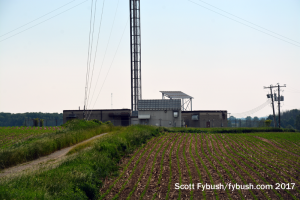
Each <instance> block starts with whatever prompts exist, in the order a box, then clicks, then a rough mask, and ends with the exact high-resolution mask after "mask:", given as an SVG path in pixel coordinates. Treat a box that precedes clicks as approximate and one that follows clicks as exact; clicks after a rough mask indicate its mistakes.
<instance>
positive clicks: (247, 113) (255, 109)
mask: <svg viewBox="0 0 300 200" xmlns="http://www.w3.org/2000/svg"><path fill="white" fill-rule="evenodd" d="M269 104H270V100H269V99H268V100H267V101H266V102H265V103H263V104H262V105H260V106H258V107H256V108H254V109H252V110H249V111H246V112H242V113H232V114H231V115H232V116H233V115H235V116H239V117H243V116H246V115H251V114H254V113H256V112H258V111H260V110H261V109H263V108H264V107H266V106H267V105H269Z"/></svg>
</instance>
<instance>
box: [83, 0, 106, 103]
mask: <svg viewBox="0 0 300 200" xmlns="http://www.w3.org/2000/svg"><path fill="white" fill-rule="evenodd" d="M104 3H105V0H103V5H102V12H101V18H100V25H99V31H98V37H97V44H96V51H95V55H94V62H93V70H92V77H91V81H90V86H89V92H88V96H87V103H89V97H90V90H91V85H92V81H93V74H94V67H95V62H96V57H97V52H98V42H99V36H100V30H101V24H102V16H103V10H104ZM87 106H88V104H87Z"/></svg>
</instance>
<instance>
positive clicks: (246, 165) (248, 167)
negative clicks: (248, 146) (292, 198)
mask: <svg viewBox="0 0 300 200" xmlns="http://www.w3.org/2000/svg"><path fill="white" fill-rule="evenodd" d="M224 142H226V143H227V144H228V145H229V148H228V152H229V153H230V154H231V155H232V159H234V160H235V161H236V162H238V163H239V165H240V168H241V170H242V171H244V170H245V172H248V173H245V175H244V177H247V179H248V180H247V182H248V183H253V182H254V184H255V185H258V184H259V185H267V184H270V183H271V182H270V177H269V176H268V174H266V173H264V172H261V173H260V172H259V171H258V168H257V167H256V166H255V165H253V164H252V163H251V162H248V160H247V159H245V158H244V157H242V156H240V155H239V154H236V153H235V152H234V151H233V150H232V149H235V150H237V151H238V152H243V151H242V149H239V148H238V147H237V145H235V144H234V143H233V142H232V141H230V140H229V137H225V140H224ZM262 178H264V179H265V180H263V179H262ZM251 180H252V181H251ZM252 191H253V192H254V193H255V192H258V191H260V192H261V193H262V194H263V195H264V196H265V198H266V197H268V198H271V199H278V196H279V195H280V194H279V193H278V192H277V191H275V190H252ZM280 196H281V195H280Z"/></svg>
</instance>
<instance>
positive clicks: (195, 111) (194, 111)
mask: <svg viewBox="0 0 300 200" xmlns="http://www.w3.org/2000/svg"><path fill="white" fill-rule="evenodd" d="M197 112H227V110H193V111H181V113H197Z"/></svg>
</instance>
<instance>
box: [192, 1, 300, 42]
mask: <svg viewBox="0 0 300 200" xmlns="http://www.w3.org/2000/svg"><path fill="white" fill-rule="evenodd" d="M187 1H189V2H191V3H194V4H196V5H197V6H200V7H202V8H205V9H207V10H210V11H211V12H214V13H217V14H219V15H221V16H223V17H226V18H228V19H231V20H233V21H235V22H237V23H240V24H242V25H244V26H247V27H249V28H252V29H254V30H257V31H259V32H262V33H264V34H266V35H269V36H271V37H274V38H277V39H279V40H281V41H284V42H287V43H290V44H292V45H294V46H297V47H300V45H298V44H294V43H292V42H289V41H287V40H284V39H282V38H279V37H276V36H274V35H271V34H269V33H267V32H265V31H262V30H259V29H257V28H255V27H252V26H249V25H247V24H245V23H243V22H240V21H238V20H235V19H233V18H231V17H228V16H226V15H223V14H221V13H219V12H216V11H214V10H212V9H210V8H207V7H205V6H203V5H200V4H198V3H196V2H193V1H191V0H187Z"/></svg>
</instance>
